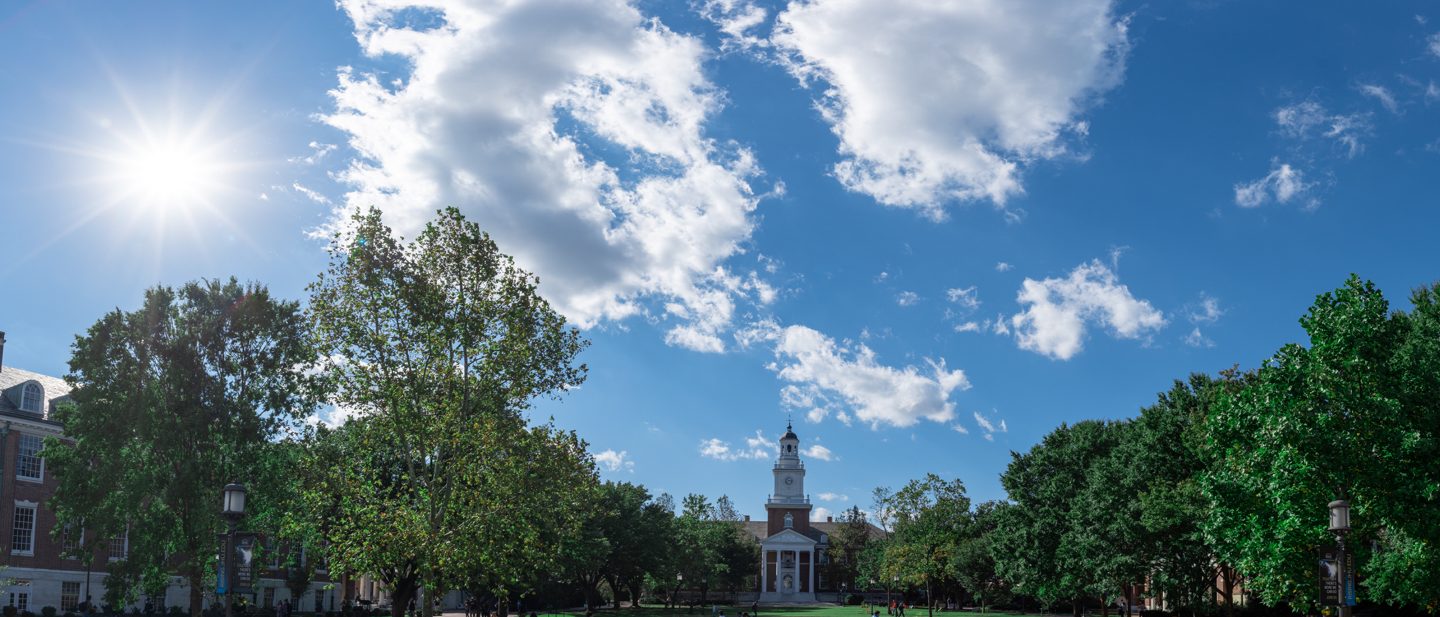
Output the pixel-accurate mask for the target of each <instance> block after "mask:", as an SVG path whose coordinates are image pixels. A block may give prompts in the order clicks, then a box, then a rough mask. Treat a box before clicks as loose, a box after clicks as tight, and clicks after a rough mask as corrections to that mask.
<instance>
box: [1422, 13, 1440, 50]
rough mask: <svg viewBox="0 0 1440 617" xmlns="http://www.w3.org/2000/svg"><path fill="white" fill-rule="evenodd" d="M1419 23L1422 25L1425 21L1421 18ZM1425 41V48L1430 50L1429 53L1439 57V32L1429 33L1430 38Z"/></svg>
mask: <svg viewBox="0 0 1440 617" xmlns="http://www.w3.org/2000/svg"><path fill="white" fill-rule="evenodd" d="M1416 17H1417V18H1418V17H1419V16H1418V15H1417V16H1416ZM1420 23H1421V25H1424V23H1425V22H1424V21H1423V20H1422V21H1421V22H1420ZM1425 42H1426V43H1427V44H1426V48H1427V49H1429V50H1430V55H1432V56H1435V57H1437V58H1440V32H1437V33H1435V34H1432V35H1430V38H1428V39H1426V40H1425Z"/></svg>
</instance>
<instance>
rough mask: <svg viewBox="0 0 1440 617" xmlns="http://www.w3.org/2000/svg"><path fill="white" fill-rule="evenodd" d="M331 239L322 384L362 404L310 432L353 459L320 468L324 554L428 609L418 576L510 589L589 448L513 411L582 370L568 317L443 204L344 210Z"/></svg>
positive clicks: (543, 562) (583, 466)
mask: <svg viewBox="0 0 1440 617" xmlns="http://www.w3.org/2000/svg"><path fill="white" fill-rule="evenodd" d="M330 252H331V260H330V265H329V267H328V269H327V271H326V273H325V274H323V275H321V276H320V278H319V279H318V280H317V281H316V282H315V283H313V284H311V286H310V291H311V301H310V315H311V318H312V321H313V323H314V332H315V344H316V348H317V349H318V350H319V352H320V353H321V354H322V356H323V357H325V358H326V359H327V362H326V363H324V365H323V369H324V370H323V377H324V379H325V381H326V385H327V386H328V387H329V389H330V392H331V393H332V394H331V400H332V402H333V403H334V404H335V405H336V406H337V408H340V409H343V410H345V411H348V412H350V413H352V414H354V415H355V416H356V419H352V420H351V422H350V424H353V425H355V426H354V428H353V429H350V430H347V431H344V432H342V433H340V434H339V435H338V437H340V438H339V439H338V440H337V441H335V442H334V443H332V444H330V445H328V446H325V445H323V444H321V449H323V448H325V447H339V448H344V449H348V452H349V454H351V455H353V456H355V457H357V458H358V459H359V460H361V461H363V462H364V464H363V465H355V466H354V467H353V468H343V469H337V468H333V467H332V468H331V469H330V471H331V473H328V474H325V475H324V480H325V481H324V482H323V483H322V486H324V487H326V488H327V489H332V490H336V491H338V493H336V494H339V495H342V496H343V499H342V501H341V503H342V504H343V511H342V513H341V516H340V517H338V521H337V523H336V524H335V525H333V526H332V530H331V531H330V532H329V534H328V538H327V539H328V540H329V544H330V550H331V553H332V560H333V561H334V562H335V563H336V564H337V565H339V566H341V567H343V568H346V569H349V570H353V571H360V572H373V573H376V574H377V576H379V577H380V578H381V580H382V582H384V583H385V584H386V585H387V586H388V587H390V589H391V590H392V591H393V593H394V594H395V597H396V600H397V601H396V603H395V608H394V611H395V614H396V615H398V614H399V612H400V611H401V610H402V609H403V608H404V601H405V600H408V597H409V596H410V595H411V594H414V593H420V594H421V595H422V597H421V598H420V601H419V602H418V604H419V605H420V607H421V610H422V613H423V614H424V615H426V616H427V617H428V616H429V615H430V612H431V603H430V602H429V600H428V599H426V598H424V597H423V595H424V593H426V592H427V590H428V591H430V592H438V591H440V590H442V589H444V588H446V587H447V586H452V585H458V584H463V583H464V582H466V581H467V580H469V579H470V578H472V576H471V574H472V573H475V572H481V573H484V576H485V578H486V582H485V584H486V585H487V586H488V587H489V589H490V590H491V591H492V592H494V593H495V595H496V596H498V597H500V598H502V599H504V598H506V597H508V594H509V593H511V592H512V591H515V590H517V589H518V588H519V587H520V586H521V585H522V583H524V582H525V581H528V580H533V578H534V577H535V576H536V575H537V572H539V571H545V570H553V569H554V567H555V566H556V565H557V561H556V558H557V556H558V555H557V553H558V548H557V547H558V545H559V543H560V542H561V541H562V540H563V538H564V537H566V534H568V533H572V532H573V531H574V530H575V529H576V528H577V527H578V525H579V520H580V510H581V507H580V506H581V504H583V503H584V499H583V496H584V492H585V491H584V486H586V485H593V484H594V473H595V472H594V465H593V462H592V461H591V460H590V459H589V457H588V455H586V454H585V451H584V444H583V442H581V441H580V440H579V439H578V438H577V437H575V436H574V435H573V434H566V433H562V432H559V431H556V430H554V429H553V427H548V426H540V427H534V428H529V427H527V425H526V422H525V420H524V418H523V417H522V416H521V412H522V411H524V410H525V409H526V408H528V406H529V405H530V403H531V401H532V400H533V399H534V398H536V397H539V396H555V395H558V394H559V393H561V392H563V391H564V390H566V389H568V388H573V387H576V386H577V385H579V384H580V383H581V381H582V380H583V378H584V374H585V367H584V366H583V365H576V364H575V363H574V361H575V357H576V355H577V354H578V353H579V351H580V350H581V349H582V348H583V347H584V342H583V341H582V339H581V338H580V336H579V334H578V333H577V332H576V331H575V330H574V329H573V328H570V327H567V326H566V325H565V320H564V318H563V317H561V316H560V315H559V314H558V313H556V312H555V311H554V310H553V309H552V308H551V307H550V305H549V304H548V303H547V302H546V301H545V300H544V299H543V298H541V297H540V295H539V294H538V293H537V291H536V287H537V282H536V280H535V277H534V276H532V275H530V274H529V273H526V272H525V271H523V270H521V269H520V268H518V267H517V266H515V264H514V261H513V260H512V259H511V258H510V257H509V256H507V255H505V254H503V253H501V252H500V251H499V249H498V248H497V247H496V245H495V243H494V242H493V241H491V239H490V237H489V236H488V235H487V234H485V233H484V232H482V231H481V230H480V229H479V227H478V226H477V225H475V224H474V223H470V222H468V221H466V220H465V219H464V217H463V216H462V215H461V214H460V212H459V211H458V210H456V209H454V208H449V209H446V210H442V211H441V212H440V213H439V216H438V218H437V219H436V220H435V221H432V222H430V223H429V224H427V225H426V227H425V229H424V230H423V231H422V232H421V233H420V235H419V237H418V238H416V239H415V240H414V241H413V242H410V243H408V244H407V243H404V242H402V241H401V240H400V239H398V238H396V237H395V236H394V235H393V234H392V232H391V230H390V229H389V228H388V227H386V226H385V225H384V224H383V222H382V221H381V215H380V213H379V212H378V211H376V210H373V209H372V210H370V211H369V212H366V213H360V212H356V213H355V215H354V217H353V218H352V220H351V226H350V228H349V229H348V230H347V231H346V232H345V233H343V234H341V235H340V236H339V237H337V238H336V240H335V242H334V243H333V244H332V246H331V249H330ZM347 428H349V426H347ZM322 436H323V437H329V435H322ZM322 441H323V440H322ZM310 460H311V461H312V462H314V463H316V464H321V465H323V464H325V461H324V460H323V459H318V458H314V457H312V458H311V459H310ZM338 460H341V461H344V460H346V459H338ZM332 465H334V463H332ZM312 494H313V491H312ZM319 498H321V499H325V498H327V497H324V496H320V497H319Z"/></svg>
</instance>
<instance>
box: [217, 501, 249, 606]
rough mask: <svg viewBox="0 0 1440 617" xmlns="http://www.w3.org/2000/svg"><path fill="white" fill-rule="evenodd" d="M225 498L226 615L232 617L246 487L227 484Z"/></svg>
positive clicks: (222, 505)
mask: <svg viewBox="0 0 1440 617" xmlns="http://www.w3.org/2000/svg"><path fill="white" fill-rule="evenodd" d="M222 494H223V495H224V500H223V501H222V502H221V504H220V515H221V516H223V517H225V525H226V528H227V529H226V533H225V554H224V555H223V556H221V559H223V560H224V562H223V567H224V568H225V600H224V601H225V617H232V615H233V608H232V604H233V602H231V599H232V598H233V597H234V595H235V591H234V590H235V527H236V526H238V525H239V524H240V519H241V517H243V516H245V487H244V486H242V485H239V484H236V483H234V482H231V483H230V484H226V485H225V489H224V490H223V491H222Z"/></svg>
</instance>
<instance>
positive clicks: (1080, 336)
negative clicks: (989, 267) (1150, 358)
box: [997, 259, 1165, 360]
mask: <svg viewBox="0 0 1440 617" xmlns="http://www.w3.org/2000/svg"><path fill="white" fill-rule="evenodd" d="M1016 300H1017V301H1018V302H1019V303H1020V304H1021V305H1022V306H1025V307H1026V308H1025V310H1024V312H1021V313H1018V314H1016V315H1014V316H1012V317H1011V318H1010V325H1011V326H1013V327H1014V328H1015V337H1016V339H1017V341H1018V342H1019V345H1020V348H1021V349H1027V350H1030V351H1034V352H1037V353H1040V354H1043V355H1046V356H1050V357H1051V358H1055V359H1059V360H1068V359H1070V358H1071V357H1073V356H1074V355H1075V354H1076V353H1079V352H1080V350H1081V347H1082V346H1083V342H1084V338H1085V328H1086V322H1099V323H1102V324H1104V325H1106V326H1109V328H1110V331H1111V333H1112V334H1113V335H1114V336H1117V337H1120V338H1127V339H1136V338H1141V337H1143V336H1145V335H1147V333H1149V332H1152V331H1154V330H1158V329H1160V328H1161V327H1163V326H1164V325H1165V315H1164V314H1163V313H1161V312H1160V311H1158V310H1156V309H1155V307H1153V306H1151V305H1150V303H1149V302H1148V301H1146V300H1141V299H1137V298H1136V297H1135V296H1134V295H1132V294H1131V293H1130V288H1128V287H1126V286H1125V285H1122V284H1120V280H1119V278H1118V277H1116V276H1115V273H1114V272H1113V271H1112V270H1111V269H1110V268H1108V267H1106V266H1105V264H1103V263H1101V262H1100V260H1098V259H1096V260H1092V261H1091V262H1089V263H1085V264H1080V265H1079V266H1077V267H1076V268H1075V269H1074V270H1073V271H1071V272H1070V275H1069V276H1067V277H1065V278H1047V279H1044V280H1041V281H1037V280H1034V279H1031V278H1026V279H1025V281H1024V282H1023V283H1022V284H1021V287H1020V292H1019V294H1018V297H1017V298H1016ZM997 330H998V328H997Z"/></svg>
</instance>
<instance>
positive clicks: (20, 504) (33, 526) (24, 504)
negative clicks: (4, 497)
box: [10, 499, 40, 585]
mask: <svg viewBox="0 0 1440 617" xmlns="http://www.w3.org/2000/svg"><path fill="white" fill-rule="evenodd" d="M20 508H30V509H31V510H32V511H34V512H35V513H34V514H32V515H31V516H30V550H28V551H21V550H16V549H15V546H14V542H15V510H18V509H20ZM39 528H40V504H38V503H35V502H33V501H21V500H19V499H16V500H15V506H14V508H12V509H11V510H10V542H11V546H10V554H11V555H19V556H23V557H34V556H35V544H36V542H37V538H36V537H35V532H36V530H37V529H39ZM12 584H13V585H20V584H21V583H20V582H19V581H17V582H15V583H12ZM24 584H26V585H28V584H29V581H26V582H25V583H24Z"/></svg>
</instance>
